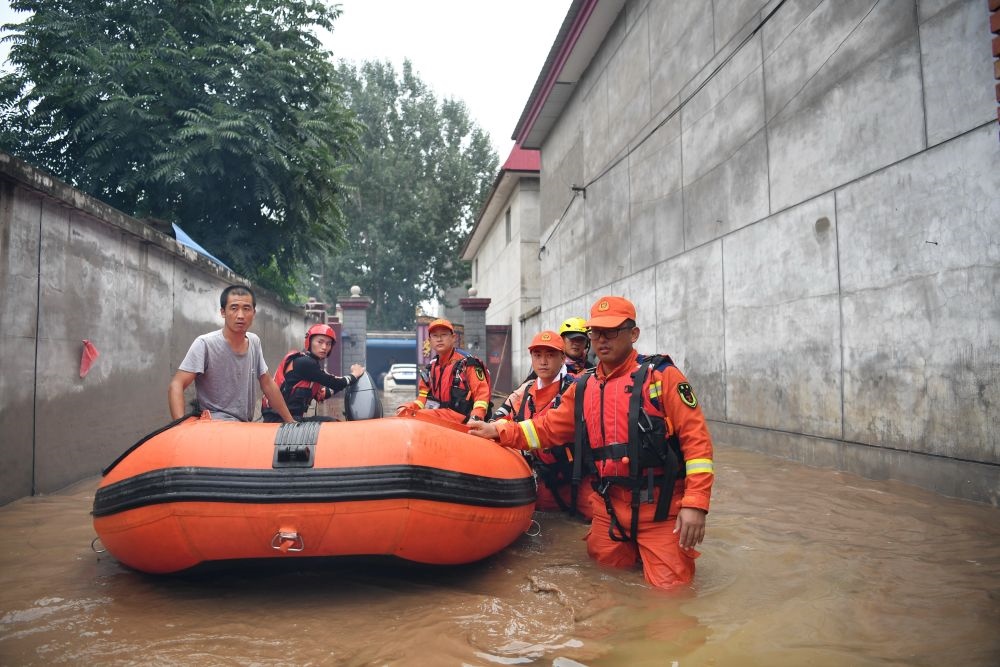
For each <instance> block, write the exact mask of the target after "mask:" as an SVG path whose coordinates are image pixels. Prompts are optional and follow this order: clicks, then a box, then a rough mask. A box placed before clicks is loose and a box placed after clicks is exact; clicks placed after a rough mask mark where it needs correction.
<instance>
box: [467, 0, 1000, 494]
mask: <svg viewBox="0 0 1000 667" xmlns="http://www.w3.org/2000/svg"><path fill="white" fill-rule="evenodd" d="M777 6H778V3H777V2H776V1H771V2H764V1H763V0H739V1H737V0H733V1H732V2H725V3H721V2H715V3H710V2H687V0H648V1H639V0H633V1H631V2H629V3H628V4H627V5H626V7H625V9H624V10H623V11H622V12H621V14H620V16H619V17H618V20H617V22H616V23H615V25H614V26H613V27H612V28H611V30H610V31H609V32H608V34H607V36H606V39H605V41H604V43H603V45H602V46H601V48H600V50H599V51H598V52H597V54H596V56H595V57H594V60H593V61H592V62H591V64H590V66H589V68H588V70H587V71H586V72H585V74H584V77H583V79H582V80H581V82H580V83H579V85H578V86H577V90H576V92H575V93H574V96H573V98H572V99H571V101H570V103H569V105H568V106H567V107H566V109H565V110H564V112H563V113H562V115H561V117H560V119H559V120H558V121H557V123H556V125H555V126H554V128H553V130H552V132H551V133H550V134H549V136H548V137H547V138H546V140H545V142H544V144H543V146H542V149H541V150H542V170H541V178H542V186H541V204H540V209H541V219H542V220H543V221H544V222H543V227H544V229H543V230H542V234H541V237H542V242H543V252H542V259H541V282H542V284H543V285H545V286H546V287H547V288H548V287H552V289H545V290H543V291H542V292H541V305H542V313H541V315H540V317H541V319H543V320H544V321H545V322H546V323H558V322H559V321H560V320H561V319H562V318H564V317H568V316H570V315H579V314H585V313H586V310H587V308H588V307H589V305H590V304H591V303H592V302H593V300H594V299H596V298H597V297H598V296H600V295H601V294H605V293H617V294H624V295H626V296H628V297H630V298H631V299H633V300H634V301H635V302H636V305H637V308H638V312H639V318H640V326H641V327H642V335H641V338H640V341H639V348H640V349H641V350H643V351H646V352H652V351H654V350H656V351H660V352H665V353H669V354H671V355H672V356H673V357H674V359H675V361H676V362H677V363H678V365H679V366H680V367H681V369H682V370H684V371H685V373H686V374H687V375H688V376H689V377H690V379H691V381H692V384H693V386H694V387H695V389H696V391H697V392H698V394H699V395H700V397H701V399H702V404H703V406H704V409H705V412H706V414H707V416H708V417H709V418H710V419H711V420H712V423H711V426H712V432H713V434H714V436H715V438H716V439H717V440H718V441H723V442H726V443H730V444H734V445H740V446H748V447H752V448H755V449H759V450H761V451H765V452H768V453H772V454H778V455H781V456H787V457H789V458H793V459H797V460H801V461H805V462H808V463H813V464H817V465H826V466H833V467H837V468H840V469H844V470H850V471H853V472H858V473H861V474H864V475H868V476H870V477H875V478H884V477H891V478H894V479H898V480H902V481H906V482H910V483H914V484H918V485H921V486H924V487H926V488H930V489H934V490H937V491H939V492H942V493H946V494H948V495H953V496H959V497H963V498H969V499H974V500H978V501H982V502H988V503H992V504H998V502H1000V294H998V287H997V286H998V285H1000V142H998V139H997V121H996V103H995V99H994V81H993V71H992V70H993V63H992V57H991V50H990V31H989V13H988V8H987V3H985V2H983V1H982V0H952V1H949V0H937V1H929V0H921V1H919V2H917V1H915V0H882V1H881V2H877V3H876V2H873V1H872V0H825V1H818V0H789V1H788V2H786V3H785V4H784V5H783V6H781V7H780V9H778V11H777V12H776V13H775V14H774V16H773V17H772V18H771V19H770V20H769V21H768V22H767V23H766V24H765V25H764V26H763V28H762V29H760V30H759V31H757V32H756V33H754V29H755V28H756V27H757V26H758V25H760V23H761V22H762V20H763V19H764V17H765V16H767V15H768V13H769V12H770V11H771V10H772V9H774V8H776V7H777ZM748 36H749V38H748ZM747 38H748V41H746V43H745V44H744V45H743V46H742V47H741V46H740V45H741V43H742V42H744V40H745V39H747ZM580 183H587V184H588V187H587V190H586V197H585V198H584V197H582V196H579V195H574V193H573V192H572V191H571V190H570V189H569V187H568V186H567V184H580ZM574 197H575V200H574V201H572V204H571V205H569V208H568V211H567V213H566V214H565V215H562V211H564V210H565V209H566V208H567V205H568V204H569V203H570V200H571V199H573V198H574ZM556 219H558V222H556V223H554V224H553V223H551V221H552V220H556ZM482 293H483V294H484V295H488V294H487V293H486V292H485V291H484V292H482Z"/></svg>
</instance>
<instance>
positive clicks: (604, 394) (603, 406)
mask: <svg viewBox="0 0 1000 667" xmlns="http://www.w3.org/2000/svg"><path fill="white" fill-rule="evenodd" d="M586 324H587V328H588V333H587V335H588V337H589V338H590V340H591V342H592V343H593V345H594V348H595V352H596V354H597V359H598V364H597V367H596V368H594V369H592V370H589V371H587V372H586V373H584V374H583V375H582V376H580V377H579V378H578V379H577V380H576V381H575V382H574V383H573V385H572V386H571V387H570V388H569V389H567V390H566V391H565V393H564V394H563V398H562V401H561V403H560V405H559V406H558V407H557V408H553V409H550V410H548V411H547V412H545V413H544V414H543V415H541V416H539V417H537V418H534V419H526V420H524V421H522V422H519V423H510V422H495V423H482V424H480V423H475V424H472V425H470V427H469V432H470V433H472V434H473V435H478V436H480V437H484V438H491V439H494V440H498V441H499V442H500V444H502V445H505V446H507V447H513V448H516V449H521V450H529V451H534V450H539V449H542V450H544V449H548V448H550V447H552V446H553V445H561V444H563V443H565V442H567V441H569V440H572V441H573V466H574V468H573V479H582V474H583V470H584V469H585V468H584V464H585V462H586V461H585V459H586V458H589V460H590V461H591V462H592V463H593V465H594V470H595V472H594V490H595V492H596V493H595V494H594V496H592V499H591V510H592V512H593V521H592V523H591V526H590V531H589V532H588V534H587V537H586V542H587V552H588V554H589V555H590V556H591V557H592V558H594V559H595V560H596V561H597V562H599V563H601V564H604V565H609V566H612V567H631V566H634V565H635V564H636V563H641V565H642V571H643V575H644V576H645V578H646V581H647V582H649V583H650V584H651V585H653V586H656V587H659V588H670V587H673V586H677V585H681V584H685V583H688V582H690V581H691V579H692V578H693V577H694V573H695V559H696V558H697V557H698V555H699V554H698V552H697V551H696V550H695V547H696V546H697V545H698V544H700V543H701V542H702V541H703V540H704V538H705V516H706V514H707V513H708V507H709V500H710V497H711V493H712V483H713V481H714V479H715V476H714V467H713V461H712V449H713V448H712V440H711V437H710V436H709V433H708V427H707V426H706V424H705V417H704V415H703V414H702V411H701V408H700V406H699V405H698V399H697V398H696V397H695V394H694V391H693V390H692V389H691V385H690V384H689V383H688V381H687V378H685V377H684V374H683V373H681V371H680V370H679V369H678V368H677V366H675V365H674V363H673V361H672V360H671V359H670V357H668V356H666V355H652V356H644V355H640V354H639V353H638V352H637V351H636V350H635V348H634V345H635V342H636V341H637V340H638V339H639V333H640V330H639V327H638V326H637V325H636V314H635V306H634V305H633V304H632V303H631V302H630V301H628V300H627V299H625V298H623V297H620V296H605V297H601V298H600V299H598V300H597V302H596V303H594V305H593V306H592V307H591V309H590V319H589V320H587V323H586ZM576 424H579V425H580V427H579V428H574V426H575V425H576Z"/></svg>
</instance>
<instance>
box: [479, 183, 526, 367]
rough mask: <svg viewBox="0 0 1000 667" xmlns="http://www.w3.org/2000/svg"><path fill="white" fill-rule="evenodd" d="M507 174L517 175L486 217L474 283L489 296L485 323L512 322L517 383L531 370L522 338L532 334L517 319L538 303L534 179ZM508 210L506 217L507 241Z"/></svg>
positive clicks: (511, 354)
mask: <svg viewBox="0 0 1000 667" xmlns="http://www.w3.org/2000/svg"><path fill="white" fill-rule="evenodd" d="M507 177H510V178H517V179H518V180H517V183H516V184H515V185H514V187H513V189H512V190H511V194H510V195H509V196H508V198H507V199H506V201H505V202H504V205H503V206H502V207H500V208H499V214H498V215H497V216H496V217H495V218H493V219H492V220H491V221H488V222H489V224H488V229H489V232H488V234H487V236H486V239H485V240H484V241H483V243H482V245H481V246H480V248H479V252H478V253H477V255H476V263H477V272H478V278H477V276H475V275H474V276H473V282H474V286H475V287H476V289H477V290H478V294H479V296H482V297H488V298H489V299H491V300H492V301H491V302H490V307H489V309H488V310H487V311H486V324H487V325H509V326H510V327H511V348H510V349H509V350H508V352H507V353H508V354H509V355H510V359H511V362H512V363H511V372H512V377H513V381H514V382H515V383H516V382H517V380H518V379H520V378H523V377H524V376H525V375H526V374H527V372H528V370H530V364H529V363H528V361H527V342H530V340H531V336H532V335H534V333H535V332H534V331H531V330H530V327H531V325H532V322H531V320H528V321H526V322H525V323H524V326H522V322H521V318H522V316H524V314H525V313H528V312H529V311H531V310H532V309H533V308H536V307H537V306H538V303H539V298H538V297H539V291H540V284H541V281H540V274H539V267H538V259H537V257H538V178H537V177H534V176H521V177H518V176H517V175H516V174H513V175H508V176H507ZM507 210H510V217H511V225H510V240H509V241H508V240H507V227H506V212H507ZM484 222H486V221H484Z"/></svg>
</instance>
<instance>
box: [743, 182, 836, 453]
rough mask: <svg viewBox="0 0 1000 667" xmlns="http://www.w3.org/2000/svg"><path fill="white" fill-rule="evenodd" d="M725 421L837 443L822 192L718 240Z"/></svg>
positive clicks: (832, 301) (831, 266)
mask: <svg viewBox="0 0 1000 667" xmlns="http://www.w3.org/2000/svg"><path fill="white" fill-rule="evenodd" d="M724 247H725V250H726V253H725V257H724V260H723V261H724V265H725V290H726V292H725V294H726V297H725V298H726V370H727V373H728V374H729V382H728V394H727V399H726V405H727V409H728V418H729V419H730V420H732V421H735V422H737V423H741V424H750V425H754V426H759V427H763V428H772V429H778V430H783V431H794V432H797V433H806V434H810V435H820V436H825V437H840V435H841V407H840V393H841V391H840V378H841V369H840V332H839V329H840V322H839V319H840V313H839V302H838V287H837V241H836V229H835V216H834V200H833V196H832V195H827V196H825V197H820V198H818V199H815V200H813V201H810V202H807V203H805V204H803V205H801V206H798V207H796V208H794V209H791V210H789V211H786V212H784V213H781V214H778V215H776V216H773V217H772V218H770V219H768V220H766V221H764V222H762V223H760V224H757V225H754V226H753V227H751V228H748V229H744V230H741V231H740V232H737V233H736V234H733V235H732V236H731V237H727V239H726V241H725V246H724Z"/></svg>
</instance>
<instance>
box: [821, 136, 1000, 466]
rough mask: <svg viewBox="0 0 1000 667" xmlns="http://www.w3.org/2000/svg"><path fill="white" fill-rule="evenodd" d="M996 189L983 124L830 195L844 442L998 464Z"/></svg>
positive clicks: (996, 165) (998, 156) (992, 148)
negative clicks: (837, 258) (836, 241)
mask: <svg viewBox="0 0 1000 667" xmlns="http://www.w3.org/2000/svg"><path fill="white" fill-rule="evenodd" d="M901 183H904V184H906V187H905V188H900V187H897V186H898V184H901ZM998 192H1000V147H998V146H997V143H996V136H995V132H994V129H993V128H992V127H989V126H987V127H985V128H983V129H981V130H977V131H975V132H971V133H969V134H967V135H964V136H962V137H959V138H958V139H956V140H954V141H952V142H949V143H948V144H946V145H944V146H942V147H939V148H936V149H933V150H930V151H928V152H926V153H924V154H922V155H920V156H918V157H917V158H915V159H913V160H910V161H907V162H906V163H904V164H901V165H896V166H895V167H893V168H891V169H887V170H884V171H881V172H878V173H876V174H873V175H872V176H870V177H868V178H866V179H864V180H862V181H859V182H857V183H854V184H852V185H850V186H848V187H846V188H844V189H843V190H842V191H840V192H838V193H837V208H838V219H839V220H840V246H841V256H842V257H841V263H842V272H843V279H842V288H843V292H844V348H845V374H846V378H845V416H846V428H845V431H846V436H847V437H848V438H849V439H852V440H856V441H859V442H865V443H871V444H878V445H884V446H888V447H894V448H899V449H905V450H917V451H925V452H929V453H939V454H945V455H948V456H956V457H960V458H966V459H971V460H983V461H998V460H1000V428H998V426H1000V421H998V417H997V415H998V407H1000V405H998V402H1000V305H998V304H1000V299H998V296H1000V294H998V288H997V285H998V284H1000V280H998V278H1000V237H998V228H997V220H1000V197H998V196H997V193H998ZM956 195H958V196H956Z"/></svg>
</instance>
